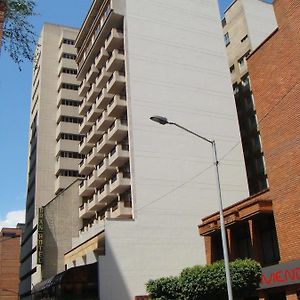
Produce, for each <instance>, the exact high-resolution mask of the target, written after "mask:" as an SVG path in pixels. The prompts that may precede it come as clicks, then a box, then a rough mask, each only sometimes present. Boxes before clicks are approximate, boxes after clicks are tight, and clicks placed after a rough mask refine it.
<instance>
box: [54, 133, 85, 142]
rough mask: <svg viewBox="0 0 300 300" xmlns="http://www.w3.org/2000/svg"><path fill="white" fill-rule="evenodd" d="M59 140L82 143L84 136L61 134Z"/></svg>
mask: <svg viewBox="0 0 300 300" xmlns="http://www.w3.org/2000/svg"><path fill="white" fill-rule="evenodd" d="M59 139H61V140H70V141H82V140H83V136H82V135H79V134H71V133H61V134H60V137H59Z"/></svg>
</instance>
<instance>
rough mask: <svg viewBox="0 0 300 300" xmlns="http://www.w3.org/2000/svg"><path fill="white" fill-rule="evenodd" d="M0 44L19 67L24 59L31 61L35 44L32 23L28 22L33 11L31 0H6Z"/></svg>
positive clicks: (33, 2) (33, 4)
mask: <svg viewBox="0 0 300 300" xmlns="http://www.w3.org/2000/svg"><path fill="white" fill-rule="evenodd" d="M5 3H6V10H5V17H4V26H3V38H2V44H3V48H4V50H5V51H7V52H8V54H9V56H10V57H11V59H12V60H13V61H14V62H15V63H17V65H18V66H19V69H20V65H21V63H22V62H23V61H24V59H27V60H30V61H32V60H33V58H34V48H35V45H36V35H35V33H34V28H33V25H32V24H31V23H30V22H29V20H28V19H29V18H30V17H31V16H34V15H36V13H35V11H34V10H35V6H36V4H35V1H33V0H6V1H5Z"/></svg>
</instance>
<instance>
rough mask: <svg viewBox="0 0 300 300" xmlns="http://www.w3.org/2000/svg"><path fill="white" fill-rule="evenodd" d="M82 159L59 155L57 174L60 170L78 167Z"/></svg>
mask: <svg viewBox="0 0 300 300" xmlns="http://www.w3.org/2000/svg"><path fill="white" fill-rule="evenodd" d="M80 161H81V160H80V158H68V157H58V158H57V160H56V162H55V175H57V174H58V173H59V171H60V170H74V169H77V168H78V166H79V163H80Z"/></svg>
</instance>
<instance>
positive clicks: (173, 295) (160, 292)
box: [147, 276, 181, 300]
mask: <svg viewBox="0 0 300 300" xmlns="http://www.w3.org/2000/svg"><path fill="white" fill-rule="evenodd" d="M147 291H148V292H149V293H150V294H151V295H152V297H153V298H155V299H160V300H171V299H174V300H177V299H178V298H177V297H178V294H179V293H180V291H181V288H180V284H179V281H178V277H172V276H171V277H165V278H160V279H157V280H149V282H148V283H147Z"/></svg>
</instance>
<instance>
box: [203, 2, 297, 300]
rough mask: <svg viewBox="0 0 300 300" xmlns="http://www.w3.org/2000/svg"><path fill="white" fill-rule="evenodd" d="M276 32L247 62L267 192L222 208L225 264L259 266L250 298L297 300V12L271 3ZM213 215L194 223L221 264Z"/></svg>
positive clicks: (289, 6)
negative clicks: (240, 262)
mask: <svg viewBox="0 0 300 300" xmlns="http://www.w3.org/2000/svg"><path fill="white" fill-rule="evenodd" d="M274 9H275V13H276V18H277V22H278V29H277V30H276V31H274V32H273V33H272V34H271V35H270V36H269V37H268V38H267V39H265V41H263V43H262V44H261V45H259V46H258V47H257V48H256V50H255V51H254V52H252V54H251V55H250V56H249V57H248V68H249V74H250V78H251V83H252V89H253V94H254V97H255V107H256V113H257V119H258V122H259V124H260V136H261V139H262V144H263V148H264V157H265V160H266V166H267V170H268V180H269V188H268V189H266V190H264V191H262V192H261V193H259V194H257V195H253V196H252V197H250V198H247V199H244V200H242V201H240V202H237V203H236V204H234V205H231V206H229V207H227V208H226V209H225V223H226V226H227V236H228V243H229V255H230V258H231V259H235V258H239V257H241V258H245V257H251V258H254V259H256V260H257V261H259V262H260V263H261V264H262V266H263V275H262V280H261V287H260V289H259V291H258V293H257V295H253V299H260V300H267V299H268V300H297V299H300V277H299V270H300V251H299V249H300V242H299V236H300V226H299V213H300V198H299V195H300V177H299V166H300V146H299V145H300V144H299V134H300V116H299V110H300V102H299V98H300V85H299V82H300V75H299V68H300V63H299V57H300V38H299V32H300V22H299V20H300V5H299V1H298V0H287V1H284V0H276V1H275V2H274ZM218 219H219V217H218V214H214V215H210V216H207V217H205V218H203V219H202V224H201V225H200V226H199V231H200V234H201V235H203V236H204V239H205V245H206V257H207V263H213V262H214V261H216V260H219V259H221V258H222V247H221V243H220V230H219V226H218Z"/></svg>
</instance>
